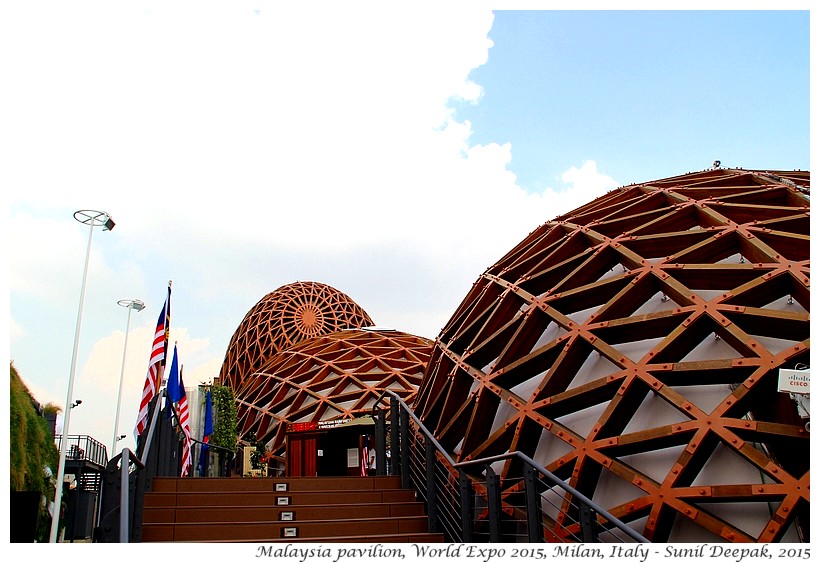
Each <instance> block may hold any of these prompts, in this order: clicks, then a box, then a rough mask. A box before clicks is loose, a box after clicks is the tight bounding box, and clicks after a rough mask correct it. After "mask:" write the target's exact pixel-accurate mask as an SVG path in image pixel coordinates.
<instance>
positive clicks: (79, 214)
mask: <svg viewBox="0 0 820 563" xmlns="http://www.w3.org/2000/svg"><path fill="white" fill-rule="evenodd" d="M74 218H75V219H76V220H77V221H79V222H80V223H82V224H84V225H88V246H87V247H86V251H85V266H84V267H83V283H82V286H81V288H80V305H79V308H78V311H77V326H76V328H75V329H74V351H73V352H72V353H71V372H70V374H69V376H68V393H67V394H66V400H65V410H64V411H63V412H64V414H65V419H64V420H63V437H62V439H61V440H60V459H59V461H58V463H57V486H56V488H55V489H56V490H55V491H54V511H53V514H52V515H51V534H50V536H49V542H50V543H55V542H56V541H57V530H58V529H59V526H60V505H61V504H62V501H63V477H64V476H65V457H66V449H67V445H68V426H69V422H70V421H71V410H72V408H73V404H72V395H73V393H74V374H75V373H76V371H77V349H78V348H79V345H80V326H81V325H82V319H83V301H84V300H85V282H86V279H87V278H88V262H89V258H90V256H91V235H92V234H94V227H99V226H102V228H103V230H104V231H110V230H111V229H113V228H114V221H113V220H112V219H111V216H110V215H109V214H108V213H105V212H104V211H91V210H88V209H86V210H82V211H75V212H74ZM78 404H79V403H78Z"/></svg>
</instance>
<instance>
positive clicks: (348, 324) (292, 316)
mask: <svg viewBox="0 0 820 563" xmlns="http://www.w3.org/2000/svg"><path fill="white" fill-rule="evenodd" d="M371 325H373V321H372V320H371V319H370V316H369V315H368V314H367V313H366V312H365V311H364V309H362V308H361V307H360V306H359V305H358V304H356V302H355V301H353V300H352V299H351V298H350V297H348V296H347V295H346V294H344V293H342V292H341V291H339V290H337V289H335V288H333V287H331V286H329V285H325V284H323V283H318V282H310V281H307V282H302V281H300V282H295V283H291V284H288V285H284V286H282V287H280V288H279V289H276V290H275V291H272V292H270V293H268V294H267V295H266V296H265V297H263V298H262V299H260V300H259V302H258V303H257V304H256V305H254V306H253V308H251V310H250V311H248V313H247V314H246V315H245V318H244V319H242V322H241V323H240V324H239V327H237V329H236V331H235V332H234V334H233V336H232V337H231V341H230V343H229V344H228V351H227V352H226V354H225V361H224V362H223V364H222V370H221V372H220V380H221V382H222V384H223V385H227V386H229V387H232V388H233V389H234V391H236V390H238V389H239V387H240V386H241V385H242V383H243V381H244V380H245V377H246V376H248V375H249V374H251V373H253V372H254V371H256V370H257V369H259V368H260V367H262V365H263V364H264V363H265V362H266V361H268V360H269V359H270V358H271V357H273V356H274V355H275V354H276V353H277V352H279V351H281V350H285V349H287V348H290V347H291V346H293V345H295V344H298V343H299V342H302V341H303V340H306V339H308V338H313V337H316V336H321V335H324V334H330V333H332V332H337V331H340V330H345V329H349V328H360V327H365V326H371Z"/></svg>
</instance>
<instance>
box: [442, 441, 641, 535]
mask: <svg viewBox="0 0 820 563" xmlns="http://www.w3.org/2000/svg"><path fill="white" fill-rule="evenodd" d="M513 457H517V458H519V459H520V460H522V461H523V462H524V463H527V464H529V465H530V466H532V467H533V468H534V469H535V470H536V471H538V472H539V473H541V474H542V475H543V476H544V477H546V478H547V480H549V481H550V482H552V483H553V484H554V485H556V486H558V487H560V488H561V489H563V490H564V491H565V492H567V493H569V494H570V495H572V496H574V497H575V498H577V499H578V500H580V501H581V502H582V503H583V504H585V505H587V506H589V507H590V508H591V509H592V510H594V511H595V512H596V513H598V514H600V515H601V516H603V517H604V518H606V519H607V520H609V521H610V522H612V524H613V525H614V526H615V527H616V528H618V529H619V530H620V531H622V532H623V533H625V534H626V535H628V536H629V537H630V538H632V539H633V540H635V541H636V542H639V543H649V540H648V539H646V538H645V537H643V536H642V535H641V534H639V533H638V532H636V531H635V530H633V529H632V528H630V527H629V526H627V525H626V524H624V523H623V522H621V521H620V520H619V519H618V518H616V517H615V516H613V515H612V514H611V513H610V512H609V511H607V510H606V509H605V508H603V507H602V506H601V505H599V504H597V503H596V502H595V501H593V500H592V499H590V498H589V497H587V496H586V495H585V494H583V493H582V492H580V491H579V490H577V489H576V488H575V487H573V486H572V485H567V484H566V483H565V482H564V481H562V480H561V479H559V478H558V477H557V476H556V475H555V474H554V473H552V472H551V471H549V470H548V469H546V468H545V467H543V466H542V465H540V464H539V463H537V462H536V461H535V460H533V459H532V458H531V457H529V456H528V455H527V454H524V453H521V452H519V451H514V452H507V453H504V454H499V455H494V456H489V457H482V458H480V459H471V460H467V461H462V462H459V463H456V464H454V465H453V467H455V468H456V469H461V468H464V467H467V466H469V465H489V464H491V463H494V462H496V461H501V460H504V459H510V458H513Z"/></svg>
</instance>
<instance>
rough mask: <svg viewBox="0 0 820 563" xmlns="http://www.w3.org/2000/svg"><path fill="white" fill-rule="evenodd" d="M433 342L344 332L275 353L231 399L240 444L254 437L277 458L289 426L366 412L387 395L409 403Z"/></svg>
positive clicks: (382, 332) (399, 334)
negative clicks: (235, 410)
mask: <svg viewBox="0 0 820 563" xmlns="http://www.w3.org/2000/svg"><path fill="white" fill-rule="evenodd" d="M432 348H433V341H432V340H428V339H426V338H422V337H420V336H414V335H411V334H407V333H404V332H399V331H395V330H384V329H376V328H368V329H359V330H346V331H341V332H336V333H333V334H329V335H325V336H319V337H315V338H311V339H308V340H305V341H303V342H301V343H299V344H297V345H296V346H293V347H291V348H288V349H287V350H283V351H282V352H279V353H278V354H276V355H275V356H274V357H272V358H271V359H270V360H269V361H268V362H266V363H265V364H264V365H263V366H262V367H261V368H260V369H259V370H258V371H257V372H255V373H253V374H252V375H250V376H249V377H247V378H246V381H245V384H244V385H243V386H242V387H241V388H240V389H239V391H238V393H237V395H236V401H237V412H238V419H239V423H238V427H239V434H240V438H242V439H245V440H247V439H248V437H249V436H250V434H251V433H254V434H255V435H256V438H257V439H258V440H259V441H260V442H263V443H265V444H266V445H267V448H268V449H269V450H270V451H272V452H273V453H274V454H277V455H279V454H281V453H282V452H283V450H284V447H285V433H286V431H287V428H288V424H290V423H299V422H320V421H330V420H345V419H352V418H356V417H358V416H361V415H363V414H370V413H371V412H372V408H373V406H374V404H375V403H376V401H377V400H378V398H379V395H381V393H382V391H384V390H385V389H390V390H391V391H394V392H395V393H396V394H398V395H399V396H400V397H402V398H403V399H405V400H406V401H408V402H411V401H413V400H414V398H415V395H416V393H417V391H418V387H419V385H420V384H421V380H422V376H423V374H424V369H425V368H426V367H427V362H428V361H429V359H430V352H431V351H432Z"/></svg>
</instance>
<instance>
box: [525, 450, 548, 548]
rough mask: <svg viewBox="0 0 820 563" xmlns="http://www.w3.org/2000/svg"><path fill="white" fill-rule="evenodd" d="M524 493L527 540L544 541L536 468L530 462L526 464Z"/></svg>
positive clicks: (533, 541) (530, 541)
mask: <svg viewBox="0 0 820 563" xmlns="http://www.w3.org/2000/svg"><path fill="white" fill-rule="evenodd" d="M524 493H525V496H526V503H527V541H528V542H529V543H536V542H541V541H544V537H543V535H542V534H541V507H540V506H539V505H538V489H537V488H536V481H535V468H534V467H533V466H532V465H529V464H525V465H524Z"/></svg>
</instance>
